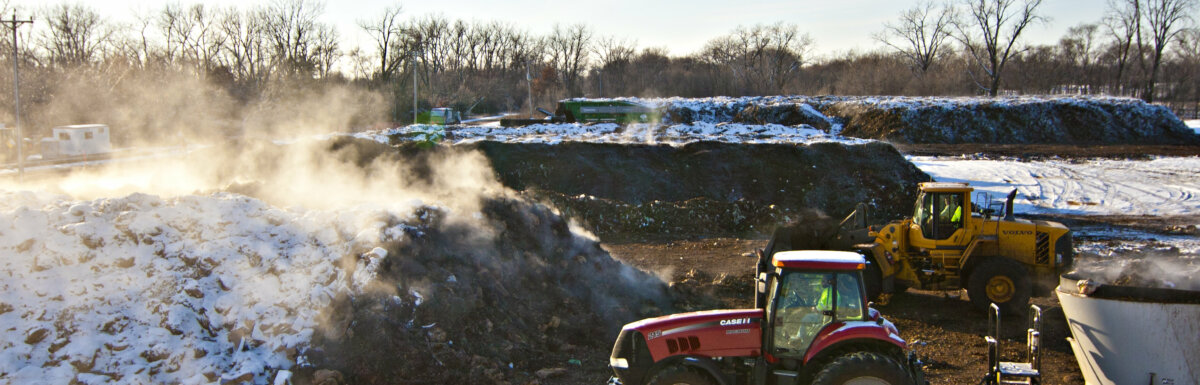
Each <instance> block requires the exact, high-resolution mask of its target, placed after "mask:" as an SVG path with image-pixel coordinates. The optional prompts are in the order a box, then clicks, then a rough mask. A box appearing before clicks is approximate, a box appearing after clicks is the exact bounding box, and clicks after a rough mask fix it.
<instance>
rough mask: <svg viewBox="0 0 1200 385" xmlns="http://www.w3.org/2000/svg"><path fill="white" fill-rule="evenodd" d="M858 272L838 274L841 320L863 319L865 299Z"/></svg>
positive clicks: (838, 308) (838, 307) (838, 299)
mask: <svg viewBox="0 0 1200 385" xmlns="http://www.w3.org/2000/svg"><path fill="white" fill-rule="evenodd" d="M858 282H859V280H858V275H857V274H848V273H841V274H838V277H837V283H838V289H837V318H838V320H839V321H861V320H862V319H863V309H862V308H863V301H862V292H861V291H860V289H859V288H860V287H861V286H860V285H859V284H858Z"/></svg>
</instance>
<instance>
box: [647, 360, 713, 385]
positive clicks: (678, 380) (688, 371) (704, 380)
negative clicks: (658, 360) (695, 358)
mask: <svg viewBox="0 0 1200 385" xmlns="http://www.w3.org/2000/svg"><path fill="white" fill-rule="evenodd" d="M649 385H713V382H712V381H711V380H709V378H708V376H706V375H704V373H700V372H699V371H698V370H697V369H695V368H691V367H687V366H683V365H675V366H672V367H669V368H666V369H664V370H663V371H661V372H658V374H657V375H655V376H654V378H653V379H651V380H650V382H649Z"/></svg>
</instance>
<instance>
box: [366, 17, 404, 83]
mask: <svg viewBox="0 0 1200 385" xmlns="http://www.w3.org/2000/svg"><path fill="white" fill-rule="evenodd" d="M402 11H403V8H402V7H401V6H400V5H399V4H396V5H395V6H391V7H387V8H384V9H383V13H380V14H379V17H378V18H376V19H370V20H359V21H358V27H359V28H362V30H363V31H365V32H367V33H368V34H370V35H371V38H372V39H374V40H375V55H376V58H377V60H378V61H379V68H378V69H377V70H376V71H375V73H374V76H375V77H376V79H378V80H381V81H387V80H388V79H390V78H391V77H392V75H393V74H395V73H396V71H397V70H398V69H399V68H400V64H401V62H402V61H403V60H404V57H403V56H402V55H401V54H399V52H396V51H397V49H399V48H400V40H401V35H402V34H403V33H404V29H403V23H402V22H401V21H400V13H401V12H402Z"/></svg>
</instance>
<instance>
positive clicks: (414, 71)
mask: <svg viewBox="0 0 1200 385" xmlns="http://www.w3.org/2000/svg"><path fill="white" fill-rule="evenodd" d="M419 53H420V52H418V51H413V52H412V60H411V61H412V77H413V124H417V54H419Z"/></svg>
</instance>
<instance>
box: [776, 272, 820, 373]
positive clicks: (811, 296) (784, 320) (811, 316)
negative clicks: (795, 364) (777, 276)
mask: <svg viewBox="0 0 1200 385" xmlns="http://www.w3.org/2000/svg"><path fill="white" fill-rule="evenodd" d="M782 279H783V281H782V282H781V283H780V284H779V285H778V286H777V287H778V289H777V292H776V293H773V295H772V297H773V298H775V304H774V306H775V320H774V329H775V330H774V341H775V348H776V351H777V352H779V353H780V354H781V355H788V354H794V355H802V354H804V352H805V351H806V350H808V345H809V344H810V343H812V339H813V336H815V335H816V334H817V332H819V331H821V328H822V327H824V326H825V325H827V324H829V322H831V321H832V320H833V317H832V314H833V312H832V311H833V303H834V300H835V298H834V296H835V295H834V290H833V287H834V285H833V283H834V274H831V273H802V272H793V273H787V274H786V275H784V276H783V278H782Z"/></svg>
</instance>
